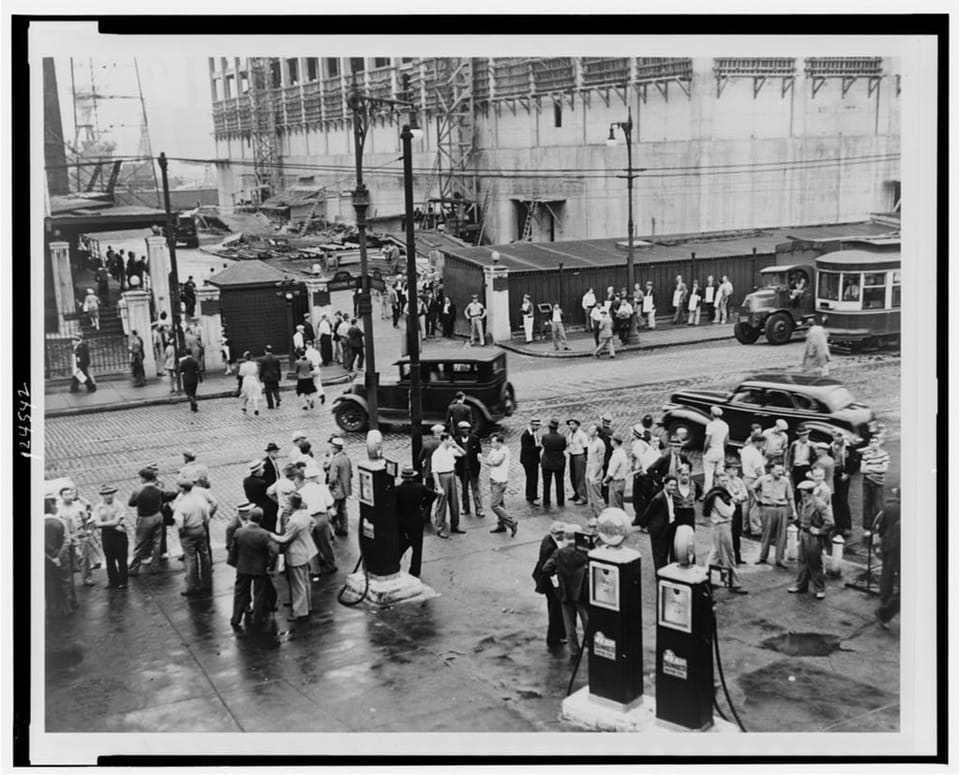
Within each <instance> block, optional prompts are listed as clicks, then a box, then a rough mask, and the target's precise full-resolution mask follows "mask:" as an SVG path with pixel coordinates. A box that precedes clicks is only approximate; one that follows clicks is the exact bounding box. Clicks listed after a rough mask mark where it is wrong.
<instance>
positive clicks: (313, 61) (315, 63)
mask: <svg viewBox="0 0 960 775" xmlns="http://www.w3.org/2000/svg"><path fill="white" fill-rule="evenodd" d="M319 77H320V60H319V59H318V58H317V57H311V58H310V59H308V60H307V80H308V81H316V80H317V79H318V78H319Z"/></svg>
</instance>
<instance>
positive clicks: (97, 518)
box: [93, 484, 127, 589]
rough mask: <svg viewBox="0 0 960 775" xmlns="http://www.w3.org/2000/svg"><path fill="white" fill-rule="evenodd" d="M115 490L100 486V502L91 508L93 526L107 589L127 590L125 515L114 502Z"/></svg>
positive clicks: (121, 507) (119, 505)
mask: <svg viewBox="0 0 960 775" xmlns="http://www.w3.org/2000/svg"><path fill="white" fill-rule="evenodd" d="M116 492H117V488H116V487H115V486H114V485H111V484H103V485H101V486H100V498H101V501H100V503H98V504H97V505H96V506H94V507H93V526H94V527H95V528H99V529H100V544H101V546H103V560H104V565H106V567H107V589H126V588H127V515H126V512H125V511H124V509H123V506H122V505H121V504H119V503H116V502H114V497H115V496H116Z"/></svg>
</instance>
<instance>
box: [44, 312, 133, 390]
mask: <svg viewBox="0 0 960 775" xmlns="http://www.w3.org/2000/svg"><path fill="white" fill-rule="evenodd" d="M148 333H149V332H148ZM76 334H82V335H83V338H84V339H85V340H86V342H87V346H88V347H89V349H90V370H91V371H92V372H93V374H94V376H96V375H97V374H123V373H125V372H126V371H128V369H129V368H130V351H129V349H128V348H127V337H126V335H125V334H124V333H123V323H122V321H121V320H120V319H119V317H116V310H115V309H106V310H101V316H100V330H99V331H98V330H97V329H95V328H94V327H93V326H92V325H90V320H89V318H88V316H87V315H86V313H72V314H68V315H64V320H63V325H62V326H61V327H60V330H59V332H57V333H54V334H47V335H46V338H45V340H44V377H45V378H46V379H61V378H66V377H70V376H72V375H73V371H74V368H75V367H76V361H75V359H74V357H73V337H74V336H75V335H76Z"/></svg>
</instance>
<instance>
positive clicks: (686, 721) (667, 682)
mask: <svg viewBox="0 0 960 775" xmlns="http://www.w3.org/2000/svg"><path fill="white" fill-rule="evenodd" d="M674 556H675V557H677V558H678V561H677V562H674V563H671V564H670V565H667V566H665V567H663V568H661V569H660V570H659V571H658V572H657V670H656V676H657V677H656V681H657V690H656V697H657V718H658V719H660V720H662V721H667V722H670V723H672V724H677V725H679V726H682V727H686V728H688V729H697V730H702V729H707V728H708V727H710V726H712V724H713V651H712V647H713V635H714V621H713V616H714V614H713V597H712V595H711V591H710V579H709V575H708V571H707V569H706V568H702V567H700V566H699V565H696V564H695V563H694V562H693V560H694V534H693V528H691V527H690V526H688V525H681V526H680V527H679V528H677V535H676V538H675V540H674Z"/></svg>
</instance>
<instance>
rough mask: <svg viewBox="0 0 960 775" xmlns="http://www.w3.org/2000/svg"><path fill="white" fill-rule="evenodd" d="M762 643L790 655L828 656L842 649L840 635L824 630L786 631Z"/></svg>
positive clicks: (773, 649)
mask: <svg viewBox="0 0 960 775" xmlns="http://www.w3.org/2000/svg"><path fill="white" fill-rule="evenodd" d="M761 645H762V646H763V647H764V648H765V649H770V650H771V651H779V652H780V653H781V654H786V655H787V656H789V657H828V656H830V655H831V654H832V653H833V652H834V651H840V650H841V649H840V638H839V637H837V636H836V635H827V634H825V633H822V632H785V633H783V634H782V635H776V636H774V637H772V638H767V639H766V640H764V641H762V643H761Z"/></svg>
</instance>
